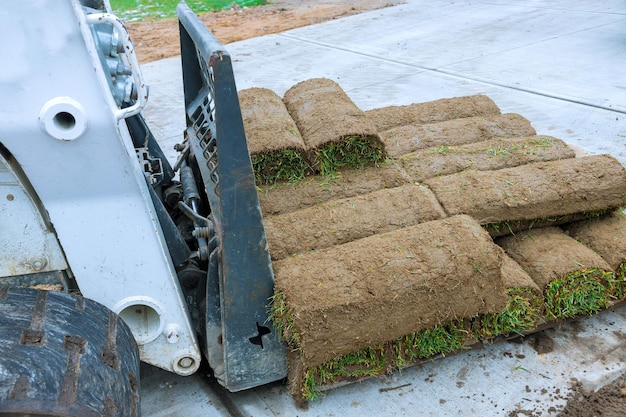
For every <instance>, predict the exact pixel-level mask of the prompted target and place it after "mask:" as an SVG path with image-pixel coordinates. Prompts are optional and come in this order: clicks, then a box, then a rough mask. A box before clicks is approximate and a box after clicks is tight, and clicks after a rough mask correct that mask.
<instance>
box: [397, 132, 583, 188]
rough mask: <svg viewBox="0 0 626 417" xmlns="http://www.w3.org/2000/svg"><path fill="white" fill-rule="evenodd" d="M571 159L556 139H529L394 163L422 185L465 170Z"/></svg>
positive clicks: (443, 150) (436, 151)
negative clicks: (429, 180)
mask: <svg viewBox="0 0 626 417" xmlns="http://www.w3.org/2000/svg"><path fill="white" fill-rule="evenodd" d="M575 156H576V153H575V151H574V150H573V149H572V148H570V147H569V146H568V145H567V144H566V143H565V142H563V141H562V140H560V139H556V138H553V137H551V136H530V137H520V138H517V137H515V138H498V139H491V140H486V141H482V142H476V143H471V144H468V145H459V146H438V147H434V148H427V149H424V150H422V151H418V152H415V153H410V154H408V155H404V156H402V157H400V158H398V162H399V163H400V165H401V166H402V167H403V168H404V169H405V171H406V172H407V174H409V176H410V177H411V179H412V180H413V181H424V180H426V179H428V178H434V177H438V176H441V175H450V174H455V173H457V172H461V171H465V170H466V169H475V170H479V171H491V170H496V169H502V168H510V167H516V166H520V165H525V164H529V163H532V162H541V161H554V160H559V159H569V158H574V157H575Z"/></svg>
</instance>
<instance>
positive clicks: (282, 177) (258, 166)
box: [251, 149, 310, 185]
mask: <svg viewBox="0 0 626 417" xmlns="http://www.w3.org/2000/svg"><path fill="white" fill-rule="evenodd" d="M251 159H252V168H253V169H254V176H255V178H256V183H257V185H265V184H275V183H277V182H278V181H287V182H297V181H301V180H303V179H304V177H305V175H306V173H307V171H310V168H309V164H308V163H307V161H306V160H305V159H304V158H303V157H302V155H301V154H300V153H298V152H296V151H294V150H291V149H284V150H282V151H276V152H272V153H264V154H259V155H254V156H253V157H252V158H251Z"/></svg>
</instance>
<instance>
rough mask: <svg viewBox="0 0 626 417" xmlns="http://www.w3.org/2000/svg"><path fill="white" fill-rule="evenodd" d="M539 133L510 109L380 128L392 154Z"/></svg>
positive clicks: (388, 150)
mask: <svg viewBox="0 0 626 417" xmlns="http://www.w3.org/2000/svg"><path fill="white" fill-rule="evenodd" d="M536 133H537V132H536V131H535V129H534V128H533V127H532V126H531V125H530V122H529V121H528V120H527V119H525V118H523V117H522V116H520V115H518V114H513V113H509V114H498V115H494V116H477V117H466V118H462V119H454V120H447V121H444V122H438V123H431V124H423V125H406V126H400V127H395V128H393V129H389V130H385V131H381V132H380V139H381V140H382V142H383V143H384V145H385V150H386V151H387V154H388V155H389V156H400V155H406V154H408V153H411V152H415V151H417V150H420V149H424V148H431V147H437V146H456V145H464V144H468V143H474V142H480V141H483V140H488V139H493V138H495V137H515V136H533V135H535V134H536Z"/></svg>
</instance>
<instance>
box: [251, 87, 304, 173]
mask: <svg viewBox="0 0 626 417" xmlns="http://www.w3.org/2000/svg"><path fill="white" fill-rule="evenodd" d="M239 103H240V107H241V116H242V118H243V124H244V128H245V131H246V139H247V141H248V150H249V152H250V158H251V160H252V166H253V168H254V174H255V176H256V182H257V184H268V183H269V184H272V183H275V182H276V181H297V180H301V179H303V178H304V176H305V174H307V171H310V168H309V166H308V162H307V160H306V149H305V145H304V141H303V140H302V137H301V136H300V132H299V131H298V127H297V126H296V123H295V122H294V121H293V119H292V118H291V116H290V115H289V112H288V111H287V107H285V103H283V100H282V99H281V98H280V97H279V96H278V94H276V93H275V92H273V91H272V90H268V89H266V88H249V89H246V90H241V91H240V92H239Z"/></svg>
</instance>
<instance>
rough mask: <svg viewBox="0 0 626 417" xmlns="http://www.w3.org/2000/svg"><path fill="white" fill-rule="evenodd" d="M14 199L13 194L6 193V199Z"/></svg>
mask: <svg viewBox="0 0 626 417" xmlns="http://www.w3.org/2000/svg"><path fill="white" fill-rule="evenodd" d="M14 199H15V197H14V196H13V194H7V200H9V201H13V200H14Z"/></svg>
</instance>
